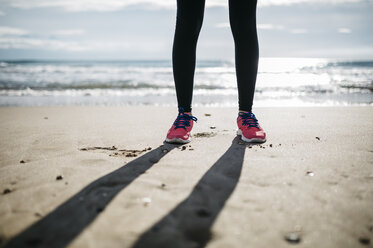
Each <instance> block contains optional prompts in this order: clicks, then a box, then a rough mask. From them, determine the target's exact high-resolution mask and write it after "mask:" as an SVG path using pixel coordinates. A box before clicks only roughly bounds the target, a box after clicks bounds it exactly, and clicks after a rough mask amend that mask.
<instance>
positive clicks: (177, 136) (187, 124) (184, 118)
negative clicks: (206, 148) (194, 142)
mask: <svg viewBox="0 0 373 248" xmlns="http://www.w3.org/2000/svg"><path fill="white" fill-rule="evenodd" d="M193 121H195V122H197V118H196V117H194V116H192V115H189V114H186V113H184V109H183V108H182V107H180V108H179V114H178V116H177V118H176V120H175V122H174V123H173V124H172V127H171V128H170V129H169V130H168V132H167V137H166V142H169V143H182V144H185V143H188V142H190V131H191V130H192V128H193Z"/></svg>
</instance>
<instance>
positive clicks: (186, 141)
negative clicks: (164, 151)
mask: <svg viewBox="0 0 373 248" xmlns="http://www.w3.org/2000/svg"><path fill="white" fill-rule="evenodd" d="M166 142H167V143H177V144H186V143H189V142H190V139H187V140H183V139H179V138H175V139H167V138H166Z"/></svg>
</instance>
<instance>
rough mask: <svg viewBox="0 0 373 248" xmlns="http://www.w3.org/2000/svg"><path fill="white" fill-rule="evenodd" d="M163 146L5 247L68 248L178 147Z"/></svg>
mask: <svg viewBox="0 0 373 248" xmlns="http://www.w3.org/2000/svg"><path fill="white" fill-rule="evenodd" d="M178 146H179V145H173V144H168V143H164V144H163V145H161V146H160V147H158V148H156V149H154V150H152V151H150V152H148V153H146V154H144V155H143V156H141V157H139V158H137V159H135V160H133V161H131V162H129V163H128V164H126V165H124V166H122V167H121V168H119V169H117V170H115V171H113V172H111V173H110V174H107V175H105V176H103V177H101V178H99V179H97V180H96V181H94V182H92V183H91V184H89V185H88V186H86V187H85V188H83V189H82V190H81V191H80V192H79V193H77V194H76V195H74V196H73V197H71V198H70V199H69V200H67V201H66V202H64V203H63V204H62V205H60V206H59V207H57V208H56V209H55V210H54V211H52V212H51V213H50V214H48V215H47V216H45V217H44V218H43V219H41V220H39V221H38V222H36V223H35V224H33V225H31V226H30V227H28V228H27V229H26V230H25V231H23V232H22V233H20V234H18V235H17V236H15V237H14V238H13V239H11V240H10V241H9V242H8V243H6V245H5V247H48V248H50V247H57V248H58V247H65V246H67V245H68V244H69V243H70V242H71V241H72V240H73V239H74V238H75V237H76V236H77V235H78V234H79V233H80V232H81V231H82V230H84V228H85V227H86V226H88V225H89V224H90V223H91V222H92V221H93V220H94V219H95V218H96V217H97V216H98V215H99V214H100V213H101V212H102V211H103V210H104V209H105V207H106V206H107V205H108V204H109V203H110V202H111V200H113V198H114V197H115V196H116V195H117V194H118V193H119V192H120V191H121V190H122V189H124V188H125V187H127V186H128V185H129V184H130V183H131V182H133V181H134V180H135V179H136V178H137V177H139V176H140V175H141V174H143V173H144V172H145V171H146V170H148V169H149V168H150V167H152V166H153V165H154V164H155V163H157V162H158V161H159V160H160V159H161V158H162V157H163V156H165V155H166V154H167V153H168V152H169V151H171V150H172V149H174V148H176V147H178Z"/></svg>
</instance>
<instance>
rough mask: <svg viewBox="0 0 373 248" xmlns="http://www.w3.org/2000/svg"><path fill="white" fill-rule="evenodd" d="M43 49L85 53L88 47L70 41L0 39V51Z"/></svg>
mask: <svg viewBox="0 0 373 248" xmlns="http://www.w3.org/2000/svg"><path fill="white" fill-rule="evenodd" d="M11 48H15V49H43V50H44V49H45V50H66V51H86V50H89V47H87V46H84V45H83V44H79V43H77V42H71V41H59V40H43V39H34V38H19V37H15V38H11V37H5V38H3V37H0V49H11Z"/></svg>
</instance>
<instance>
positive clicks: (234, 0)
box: [229, 0, 259, 112]
mask: <svg viewBox="0 0 373 248" xmlns="http://www.w3.org/2000/svg"><path fill="white" fill-rule="evenodd" d="M256 4H257V0H229V21H230V25H231V30H232V34H233V39H234V44H235V61H236V76H237V87H238V105H239V110H242V111H248V112H251V108H252V105H253V99H254V92H255V83H256V75H257V72H258V60H259V45H258V36H257V31H256Z"/></svg>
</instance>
